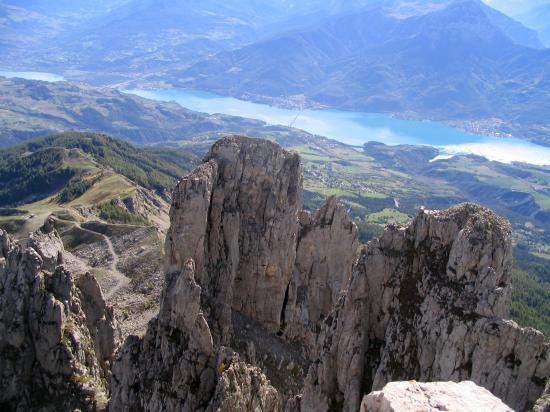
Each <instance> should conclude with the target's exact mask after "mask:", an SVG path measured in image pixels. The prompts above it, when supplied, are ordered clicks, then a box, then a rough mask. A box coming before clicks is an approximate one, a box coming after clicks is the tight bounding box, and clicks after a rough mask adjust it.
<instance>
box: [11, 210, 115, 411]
mask: <svg viewBox="0 0 550 412" xmlns="http://www.w3.org/2000/svg"><path fill="white" fill-rule="evenodd" d="M0 245H2V251H1V255H0V257H1V258H3V259H2V260H4V263H3V265H2V266H3V267H2V266H0V387H1V388H2V390H1V391H0V409H2V410H13V411H33V410H37V411H38V410H39V411H58V410H61V411H63V410H73V409H76V408H78V409H81V410H97V409H99V410H102V409H103V408H104V407H105V406H106V402H107V397H108V394H109V383H110V369H111V363H112V360H113V358H114V352H115V349H116V347H117V345H118V343H119V342H118V340H119V330H118V327H117V323H116V320H115V318H114V315H113V311H112V309H111V308H110V307H107V306H106V305H105V301H104V300H103V296H102V294H101V290H100V288H99V285H98V284H97V282H96V280H95V278H94V277H93V276H91V275H88V274H87V275H83V276H82V277H81V278H80V279H79V280H78V282H77V283H76V284H75V280H74V279H73V277H72V275H71V274H70V273H69V272H68V271H67V270H66V269H65V267H64V266H63V254H64V250H63V244H62V242H61V239H60V238H59V236H58V234H57V232H56V231H55V230H54V229H53V223H52V222H51V221H47V222H46V223H45V224H44V226H43V227H42V229H40V230H39V231H37V232H36V233H33V234H31V236H30V238H29V239H28V241H27V242H26V245H23V244H19V243H17V242H14V241H12V240H11V239H10V238H9V236H8V235H7V234H6V233H4V232H2V231H1V230H0Z"/></svg>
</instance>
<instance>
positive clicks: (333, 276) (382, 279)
mask: <svg viewBox="0 0 550 412" xmlns="http://www.w3.org/2000/svg"><path fill="white" fill-rule="evenodd" d="M172 202H173V204H172V209H171V212H170V218H171V227H170V230H169V232H168V236H167V241H166V255H167V262H166V271H167V275H166V283H165V288H164V292H163V295H162V298H161V310H160V313H159V315H158V317H157V318H155V319H153V320H152V321H151V322H150V324H149V327H148V330H147V333H146V335H145V336H144V337H143V338H137V337H129V338H128V339H127V340H126V342H125V344H124V346H123V347H122V349H121V351H120V353H119V356H118V357H117V360H116V362H115V365H114V367H113V379H112V391H113V397H112V400H111V404H110V406H111V408H112V409H113V410H117V411H118V410H121V411H130V410H137V411H141V410H143V411H175V410H189V411H210V410H212V411H213V410H239V409H244V410H262V411H280V410H282V409H283V404H286V410H288V411H293V412H297V411H299V410H302V411H313V410H315V411H321V412H322V411H346V412H351V411H353V412H355V411H357V410H359V407H360V401H361V399H362V397H363V395H364V394H365V393H368V392H370V391H372V390H379V389H382V388H383V387H384V386H385V385H386V384H387V383H389V382H391V381H407V380H410V379H416V380H418V381H426V382H430V381H455V382H458V381H464V380H471V381H473V382H475V383H476V384H477V385H479V386H481V387H483V388H486V389H487V390H489V391H491V392H492V393H493V394H494V395H495V396H497V397H499V398H501V399H502V400H503V401H504V402H505V403H506V404H507V405H508V406H509V407H512V408H514V409H516V410H522V409H525V408H526V407H529V406H532V405H533V404H534V403H535V402H536V401H537V399H538V398H539V397H540V395H541V393H542V392H543V390H544V385H545V381H546V379H547V378H548V377H549V376H550V356H549V353H548V352H549V347H548V345H547V344H545V343H544V337H543V335H542V334H541V333H539V332H537V331H535V330H533V329H522V328H520V327H518V326H517V325H516V324H515V323H514V322H512V321H509V320H505V319H506V318H507V317H508V315H509V308H510V301H511V264H512V253H511V250H512V249H511V227H510V224H509V223H508V222H507V221H506V220H505V219H502V218H499V217H498V216H496V215H495V214H494V213H492V212H491V211H489V210H487V209H484V208H481V207H478V206H475V205H471V204H464V205H460V206H457V207H454V208H451V209H449V210H448V211H444V212H433V211H422V212H420V213H419V215H418V216H417V217H416V218H415V219H414V221H413V222H412V223H411V224H410V225H408V226H407V227H395V226H392V227H389V228H388V229H387V230H386V231H385V232H384V234H383V235H382V236H381V238H380V239H378V240H375V241H373V242H371V243H370V244H369V245H367V246H365V247H364V248H363V249H362V251H361V252H360V256H359V258H358V259H355V256H356V255H355V252H356V250H355V249H356V246H357V229H356V228H355V226H354V225H353V223H352V222H351V221H350V220H349V218H348V216H347V214H346V213H345V211H344V210H343V208H342V207H341V206H338V205H337V204H336V202H335V200H334V199H329V200H328V202H327V204H326V205H325V206H324V207H323V208H322V209H321V210H320V211H318V212H316V213H314V214H309V213H305V212H303V211H302V210H301V209H302V177H301V169H300V161H299V158H298V156H297V155H295V154H291V153H289V152H286V151H284V150H283V149H281V148H280V147H279V146H277V145H276V144H274V143H271V142H267V141H262V140H252V139H247V138H244V137H229V138H224V139H222V140H220V141H219V142H218V143H216V144H215V145H214V146H213V147H212V149H211V151H210V152H209V154H208V155H207V156H206V158H205V161H204V163H203V164H202V165H200V166H199V167H198V168H197V169H195V171H194V172H192V173H191V174H190V175H188V176H186V177H185V178H183V179H182V180H181V181H180V182H179V184H178V186H177V188H176V189H175V191H174V195H173V197H172ZM233 325H237V326H238V327H235V328H234V327H233ZM241 329H243V330H241ZM249 329H253V333H252V332H251V331H250V330H249ZM228 346H232V348H233V349H231V348H229V347H228ZM302 347H303V348H305V350H303V351H300V350H299V348H302ZM297 348H298V349H297ZM236 350H238V351H239V353H236V352H235V351H236ZM270 350H272V351H273V352H275V353H274V354H273V356H272V357H270V356H269V355H270V354H269V351H270ZM304 355H305V356H306V359H304ZM256 360H257V361H256ZM247 362H248V363H250V364H247ZM251 364H254V365H256V366H257V365H261V366H262V367H263V370H259V369H258V368H257V367H256V366H253V365H251ZM283 365H284V366H283ZM308 367H309V372H308V373H307V378H306V379H305V385H304V388H303V393H302V395H301V396H300V395H298V392H295V391H294V388H293V385H287V384H286V383H285V382H283V381H284V379H287V380H289V379H292V380H295V381H296V382H299V385H298V386H299V387H301V386H302V382H303V380H304V378H305V372H304V371H305V369H307V368H308ZM275 370H276V372H274V371H275ZM264 373H265V376H264ZM266 377H267V378H266ZM268 378H269V380H268ZM289 388H290V389H289ZM224 408H225V409H224Z"/></svg>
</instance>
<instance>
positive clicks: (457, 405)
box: [361, 381, 514, 412]
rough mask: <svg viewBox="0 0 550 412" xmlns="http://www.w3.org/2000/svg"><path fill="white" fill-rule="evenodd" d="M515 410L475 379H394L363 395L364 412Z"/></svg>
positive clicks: (492, 411)
mask: <svg viewBox="0 0 550 412" xmlns="http://www.w3.org/2000/svg"><path fill="white" fill-rule="evenodd" d="M411 411H424V412H439V411H448V412H463V411H476V412H514V411H513V410H512V409H510V408H509V407H508V406H506V405H505V404H504V403H502V401H501V400H500V399H498V398H497V397H495V396H494V395H492V394H491V392H489V391H488V390H487V389H484V388H481V387H479V386H477V385H476V384H475V383H473V382H469V381H465V382H461V383H454V382H434V383H418V382H415V381H409V382H392V383H388V384H387V385H386V386H384V388H383V389H382V390H381V391H378V392H372V393H370V394H369V395H367V396H365V397H364V398H363V401H362V402H361V412H411Z"/></svg>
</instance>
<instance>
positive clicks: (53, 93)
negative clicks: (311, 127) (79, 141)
mask: <svg viewBox="0 0 550 412" xmlns="http://www.w3.org/2000/svg"><path fill="white" fill-rule="evenodd" d="M0 113H2V115H1V116H0V147H3V146H8V145H11V144H14V143H17V142H20V141H24V140H28V139H31V138H34V137H38V136H43V135H46V134H50V133H57V132H64V131H80V132H100V133H107V134H109V135H111V136H114V137H117V138H120V139H124V140H126V141H129V142H132V143H134V144H138V145H154V144H160V143H163V144H165V145H166V144H176V143H174V142H178V143H177V144H179V145H181V144H183V143H182V142H185V144H186V145H187V146H192V150H195V151H201V150H206V148H208V147H209V146H210V145H211V144H212V143H213V141H215V140H217V139H218V138H219V136H220V135H221V134H225V133H239V134H246V135H248V136H251V137H260V136H261V137H266V138H272V139H274V140H276V141H278V142H280V143H281V144H286V145H299V144H303V143H307V142H311V141H314V140H315V141H319V139H324V138H315V137H314V136H312V135H310V134H309V133H306V132H304V131H302V130H298V129H294V128H290V127H285V126H269V125H267V124H266V123H264V122H262V121H259V120H252V119H247V118H243V117H237V116H226V115H220V114H215V115H209V114H206V113H199V112H195V111H191V110H188V109H185V108H183V107H181V106H180V105H179V104H177V103H170V102H156V101H153V100H148V99H144V98H141V97H138V96H135V95H131V94H125V93H121V92H119V91H116V90H113V89H110V88H98V87H92V86H78V85H75V84H71V83H68V82H58V83H48V82H43V81H36V80H23V79H12V80H10V79H5V78H2V77H0Z"/></svg>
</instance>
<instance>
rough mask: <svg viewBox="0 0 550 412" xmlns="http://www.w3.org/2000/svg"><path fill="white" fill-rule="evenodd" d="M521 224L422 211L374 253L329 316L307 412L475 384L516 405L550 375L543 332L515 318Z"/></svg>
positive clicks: (468, 208) (479, 214) (469, 211)
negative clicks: (368, 397)
mask: <svg viewBox="0 0 550 412" xmlns="http://www.w3.org/2000/svg"><path fill="white" fill-rule="evenodd" d="M511 260H512V254H511V228H510V225H509V223H508V222H507V221H505V220H504V219H501V218H499V217H497V216H496V215H495V214H494V213H492V212H490V211H489V210H487V209H483V208H481V207H478V206H475V205H470V204H465V205H460V206H457V207H454V208H452V209H449V210H448V211H445V212H430V211H423V212H421V213H420V214H419V215H418V216H417V217H416V219H414V221H413V222H412V223H411V224H410V225H409V226H408V227H406V228H398V227H392V228H389V229H388V230H386V232H385V233H384V234H383V235H382V237H381V238H380V239H379V240H377V241H374V242H371V243H370V244H369V245H368V246H367V247H365V248H364V249H363V251H362V253H361V256H360V258H359V260H358V262H357V264H356V265H355V267H354V271H353V275H352V280H351V282H350V286H349V290H348V292H347V294H346V295H345V297H344V298H343V299H341V301H340V302H339V303H338V305H337V308H336V309H335V311H334V312H333V313H332V314H331V316H329V318H327V321H326V323H325V326H324V328H323V331H322V332H321V337H320V349H319V350H320V352H322V354H321V359H320V362H318V363H317V364H314V365H313V366H312V367H311V369H310V373H309V376H308V379H307V384H306V388H305V389H304V399H303V400H302V404H303V405H305V409H306V410H310V409H311V410H313V409H315V410H318V411H327V410H331V408H332V409H335V410H344V411H355V410H358V409H359V403H360V400H361V397H362V395H363V391H365V389H366V390H369V389H371V388H372V389H374V390H376V389H381V388H382V387H383V386H384V385H385V384H386V383H388V382H391V381H400V380H409V379H416V380H419V381H447V380H452V381H462V380H472V381H474V382H475V383H477V384H478V385H481V386H483V387H485V388H487V389H489V390H490V391H491V392H493V394H495V395H496V396H498V397H499V398H501V399H502V400H504V401H505V402H506V403H507V404H508V405H509V406H511V407H513V408H514V409H524V408H525V407H527V406H528V405H529V404H533V403H534V402H535V401H536V400H537V398H538V396H539V395H540V393H541V392H542V390H543V389H544V384H545V378H547V377H548V376H550V356H549V353H548V351H549V347H548V345H546V344H545V343H544V337H543V335H542V334H541V333H540V332H536V331H534V330H532V329H521V328H519V327H518V326H517V325H516V324H515V323H514V322H512V321H507V320H503V318H504V317H507V316H508V310H509V307H510V296H511V286H510V282H511V275H510V272H511Z"/></svg>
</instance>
